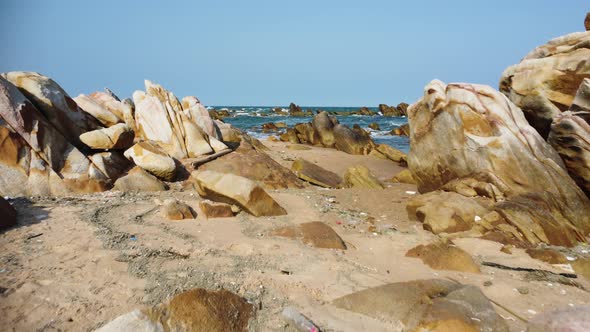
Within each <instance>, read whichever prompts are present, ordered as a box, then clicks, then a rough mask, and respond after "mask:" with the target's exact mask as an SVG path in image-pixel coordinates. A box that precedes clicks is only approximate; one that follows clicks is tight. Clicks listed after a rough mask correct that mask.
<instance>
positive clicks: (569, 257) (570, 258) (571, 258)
mask: <svg viewBox="0 0 590 332" xmlns="http://www.w3.org/2000/svg"><path fill="white" fill-rule="evenodd" d="M565 258H566V259H567V260H568V261H570V262H573V261H575V260H576V257H571V256H565Z"/></svg>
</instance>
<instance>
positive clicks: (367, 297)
mask: <svg viewBox="0 0 590 332" xmlns="http://www.w3.org/2000/svg"><path fill="white" fill-rule="evenodd" d="M333 304H334V305H335V306H336V307H339V308H342V309H345V310H349V311H353V312H357V313H360V314H363V315H367V316H369V317H373V318H376V319H380V320H384V321H393V322H400V323H401V324H403V326H404V331H496V332H507V331H508V326H507V325H506V322H505V321H504V319H502V317H500V315H498V314H497V313H496V311H495V310H494V307H493V305H492V303H491V302H490V301H489V300H488V299H487V297H486V296H485V295H484V294H483V293H482V292H481V290H480V289H479V288H477V287H475V286H468V285H462V284H460V283H458V282H453V281H449V280H444V279H429V280H413V281H407V282H397V283H392V284H386V285H382V286H377V287H373V288H369V289H365V290H362V291H358V292H355V293H352V294H349V295H346V296H343V297H340V298H337V299H335V300H334V301H333Z"/></svg>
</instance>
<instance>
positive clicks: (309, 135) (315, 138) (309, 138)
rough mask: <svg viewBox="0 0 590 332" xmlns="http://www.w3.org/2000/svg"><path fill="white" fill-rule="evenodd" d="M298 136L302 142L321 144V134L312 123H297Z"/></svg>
mask: <svg viewBox="0 0 590 332" xmlns="http://www.w3.org/2000/svg"><path fill="white" fill-rule="evenodd" d="M294 129H295V132H296V133H297V138H298V139H299V142H301V143H302V144H309V145H320V144H321V142H320V135H319V133H318V132H317V131H316V130H315V128H314V127H313V125H312V124H311V123H309V122H308V123H298V124H296V125H295V128H294Z"/></svg>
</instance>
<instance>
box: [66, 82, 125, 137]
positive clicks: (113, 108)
mask: <svg viewBox="0 0 590 332" xmlns="http://www.w3.org/2000/svg"><path fill="white" fill-rule="evenodd" d="M74 101H76V103H77V104H78V106H80V108H82V110H84V111H85V112H86V113H90V114H91V115H92V116H94V117H95V118H96V119H97V120H98V121H100V122H101V123H102V124H103V125H104V126H107V127H110V126H113V125H114V124H116V123H121V122H124V123H126V124H127V125H128V126H129V127H131V128H132V129H133V130H135V119H134V113H133V112H134V106H133V103H131V102H130V100H128V99H126V100H123V101H121V100H119V98H117V96H115V95H114V94H113V92H112V91H111V90H109V89H105V92H102V91H97V92H94V93H91V94H90V95H84V94H81V95H79V96H78V97H76V98H74Z"/></svg>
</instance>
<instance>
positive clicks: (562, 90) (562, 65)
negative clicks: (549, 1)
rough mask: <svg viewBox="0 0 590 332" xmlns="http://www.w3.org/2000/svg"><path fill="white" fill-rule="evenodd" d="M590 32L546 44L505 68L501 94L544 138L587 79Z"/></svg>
mask: <svg viewBox="0 0 590 332" xmlns="http://www.w3.org/2000/svg"><path fill="white" fill-rule="evenodd" d="M589 59H590V31H586V32H576V33H571V34H569V35H565V36H561V37H558V38H555V39H553V40H551V41H549V42H548V43H547V44H545V45H542V46H539V47H537V48H536V49H534V50H533V51H531V52H530V53H529V54H528V55H527V56H526V57H524V59H522V61H521V62H520V63H518V64H516V65H513V66H511V67H508V68H507V69H506V70H505V71H504V73H503V74H502V78H501V80H500V91H502V92H503V93H504V94H505V95H506V96H508V98H509V99H510V100H511V101H512V102H513V103H514V104H516V106H518V107H520V108H521V109H522V110H523V112H524V113H525V116H526V118H527V120H528V121H529V123H530V124H531V125H532V126H533V127H534V128H535V129H537V130H538V131H539V133H540V134H541V136H543V137H544V138H546V137H547V136H548V134H549V129H550V126H551V121H552V119H553V118H554V117H555V116H557V115H558V114H560V113H561V112H564V111H567V110H568V109H569V107H570V106H571V105H572V102H573V100H574V96H575V95H576V91H577V90H578V87H579V86H580V84H581V83H582V81H583V80H584V78H589V77H590V60H589Z"/></svg>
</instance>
